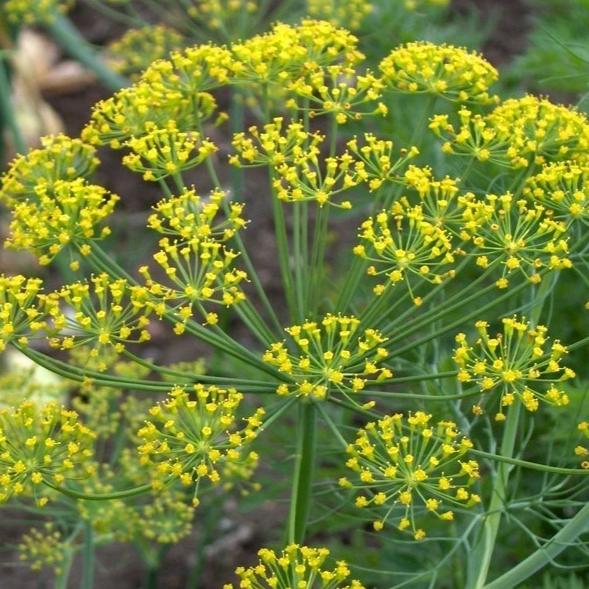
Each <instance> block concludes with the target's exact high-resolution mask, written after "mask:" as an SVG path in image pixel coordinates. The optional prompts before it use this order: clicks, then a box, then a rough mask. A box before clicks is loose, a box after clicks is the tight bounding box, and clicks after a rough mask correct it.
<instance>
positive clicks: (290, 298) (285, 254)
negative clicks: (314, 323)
mask: <svg viewBox="0 0 589 589" xmlns="http://www.w3.org/2000/svg"><path fill="white" fill-rule="evenodd" d="M270 183H271V185H272V217H273V220H274V234H275V236H276V247H277V249H278V261H279V263H280V275H281V276H282V287H283V290H284V296H285V298H286V303H287V306H288V310H289V313H290V318H291V320H293V321H296V318H297V309H296V299H295V296H294V294H295V291H294V287H293V280H292V274H291V268H290V254H289V247H288V234H287V231H286V219H285V218H284V209H283V207H282V202H281V201H280V199H279V198H278V196H277V195H276V191H275V190H274V178H273V176H271V177H270Z"/></svg>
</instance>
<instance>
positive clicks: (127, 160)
mask: <svg viewBox="0 0 589 589" xmlns="http://www.w3.org/2000/svg"><path fill="white" fill-rule="evenodd" d="M146 131H147V132H146V133H145V135H143V136H141V137H133V138H131V139H129V141H127V142H126V144H125V145H126V147H128V148H129V149H130V150H131V153H129V154H127V155H126V156H125V157H123V164H124V165H125V166H127V167H128V168H129V169H131V170H133V171H134V172H138V173H140V174H143V179H144V180H147V181H152V182H157V181H159V180H163V179H164V178H167V177H168V176H174V175H177V174H181V173H182V172H184V171H186V170H190V169H191V168H194V167H195V166H198V165H199V164H201V163H202V162H203V161H204V160H205V159H206V158H208V157H209V156H210V155H211V154H213V153H215V151H217V147H216V145H215V144H214V143H213V142H212V141H210V140H208V139H202V138H201V136H200V134H199V133H195V132H191V133H183V132H181V131H178V128H177V126H176V123H175V122H174V121H171V122H169V123H168V124H167V125H166V126H165V127H164V128H156V127H152V126H151V125H146Z"/></svg>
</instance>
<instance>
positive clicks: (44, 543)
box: [18, 522, 70, 575]
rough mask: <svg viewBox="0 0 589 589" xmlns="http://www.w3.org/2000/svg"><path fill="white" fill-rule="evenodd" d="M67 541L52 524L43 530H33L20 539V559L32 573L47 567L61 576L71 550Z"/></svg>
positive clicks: (45, 526) (48, 524)
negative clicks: (68, 552)
mask: <svg viewBox="0 0 589 589" xmlns="http://www.w3.org/2000/svg"><path fill="white" fill-rule="evenodd" d="M65 540H66V539H65V538H64V536H63V535H62V534H61V532H60V531H59V530H57V529H56V528H55V525H54V524H53V523H52V522H47V523H46V524H45V525H44V526H43V527H42V528H31V529H30V530H28V531H27V532H26V533H25V534H23V536H22V537H21V539H20V543H19V545H18V558H19V560H20V561H21V562H24V563H26V564H27V565H28V566H29V567H30V568H31V570H32V571H40V570H41V569H43V568H45V567H47V568H50V569H53V571H54V572H55V574H56V575H60V574H61V573H62V572H63V568H64V565H65V560H66V557H67V551H68V550H69V549H70V548H69V547H68V546H66V544H65Z"/></svg>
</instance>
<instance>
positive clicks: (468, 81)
mask: <svg viewBox="0 0 589 589" xmlns="http://www.w3.org/2000/svg"><path fill="white" fill-rule="evenodd" d="M380 70H381V72H382V74H383V81H384V82H385V84H387V85H388V87H389V88H390V89H391V90H394V91H396V92H404V93H410V94H414V93H426V94H434V95H437V96H441V97H442V98H445V99H447V100H452V101H456V102H477V103H482V104H489V103H493V102H496V97H495V96H492V95H490V94H489V86H491V85H492V84H494V83H495V82H496V81H497V79H498V77H499V74H498V72H497V70H496V69H495V68H494V67H493V66H492V65H491V64H490V63H489V62H488V61H487V60H486V59H484V58H483V57H482V56H481V55H479V54H478V53H475V52H473V51H468V50H467V49H464V48H462V47H454V46H452V45H436V44H434V43H429V42H427V41H416V42H412V43H407V44H406V45H401V46H400V47H397V48H396V49H393V51H392V52H391V53H390V54H389V55H388V56H387V57H385V58H384V59H383V60H382V61H381V63H380Z"/></svg>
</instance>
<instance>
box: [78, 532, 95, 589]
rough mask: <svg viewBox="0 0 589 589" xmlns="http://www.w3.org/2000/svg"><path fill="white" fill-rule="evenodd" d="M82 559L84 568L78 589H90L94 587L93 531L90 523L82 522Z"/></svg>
mask: <svg viewBox="0 0 589 589" xmlns="http://www.w3.org/2000/svg"><path fill="white" fill-rule="evenodd" d="M83 558H84V566H83V569H82V584H81V585H80V589H92V588H93V587H94V530H93V529H92V522H91V521H86V522H84V546H83Z"/></svg>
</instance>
